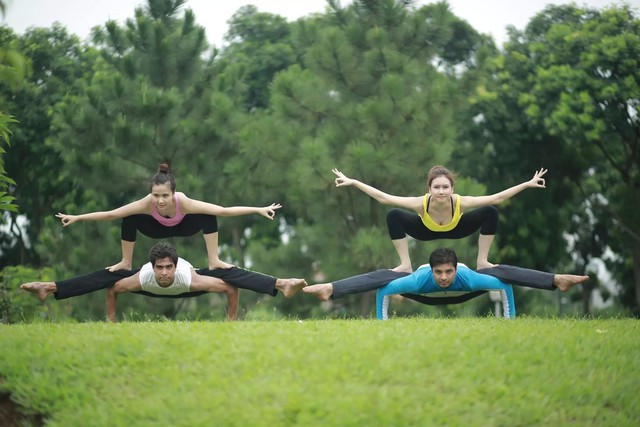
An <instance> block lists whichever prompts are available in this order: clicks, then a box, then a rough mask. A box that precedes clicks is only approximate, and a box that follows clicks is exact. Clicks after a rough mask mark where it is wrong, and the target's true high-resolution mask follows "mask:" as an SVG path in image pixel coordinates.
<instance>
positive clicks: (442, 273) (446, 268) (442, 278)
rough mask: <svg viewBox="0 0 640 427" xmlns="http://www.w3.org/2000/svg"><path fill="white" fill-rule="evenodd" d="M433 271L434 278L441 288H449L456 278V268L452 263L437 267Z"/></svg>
mask: <svg viewBox="0 0 640 427" xmlns="http://www.w3.org/2000/svg"><path fill="white" fill-rule="evenodd" d="M431 271H432V273H433V278H434V279H435V280H436V283H437V284H438V286H440V287H441V288H448V287H449V286H451V284H452V283H453V281H454V280H455V278H456V268H455V267H454V265H453V264H452V263H450V262H448V263H446V264H440V265H436V266H435V267H433V268H432V269H431Z"/></svg>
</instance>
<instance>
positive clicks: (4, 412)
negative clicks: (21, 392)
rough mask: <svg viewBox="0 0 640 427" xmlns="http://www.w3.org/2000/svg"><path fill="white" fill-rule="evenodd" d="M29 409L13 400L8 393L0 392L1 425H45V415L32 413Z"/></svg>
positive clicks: (5, 426)
mask: <svg viewBox="0 0 640 427" xmlns="http://www.w3.org/2000/svg"><path fill="white" fill-rule="evenodd" d="M28 412H29V411H27V410H24V408H23V407H22V406H20V405H18V404H17V403H15V402H14V401H13V400H11V395H10V394H8V393H0V426H2V427H25V426H27V427H41V426H44V417H43V416H42V415H39V414H30V413H28Z"/></svg>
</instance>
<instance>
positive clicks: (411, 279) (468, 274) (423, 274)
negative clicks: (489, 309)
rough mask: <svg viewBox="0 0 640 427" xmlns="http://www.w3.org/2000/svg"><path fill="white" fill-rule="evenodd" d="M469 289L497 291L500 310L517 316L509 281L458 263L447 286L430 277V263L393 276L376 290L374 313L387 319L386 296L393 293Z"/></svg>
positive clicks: (387, 305)
mask: <svg viewBox="0 0 640 427" xmlns="http://www.w3.org/2000/svg"><path fill="white" fill-rule="evenodd" d="M470 291H500V296H501V298H502V309H503V312H504V317H505V318H513V317H516V305H515V301H514V299H513V288H512V287H511V285H509V284H508V283H505V282H503V281H501V280H500V279H497V278H495V277H493V276H489V275H486V274H480V273H476V272H475V271H473V270H471V269H470V268H469V267H467V266H466V265H464V264H458V268H457V272H456V277H455V279H454V280H453V283H452V284H451V286H449V287H448V288H441V287H440V286H438V283H437V282H436V280H435V279H434V278H433V273H432V272H431V266H429V265H425V266H422V267H420V268H419V269H418V270H416V271H415V272H413V273H412V274H410V275H409V276H405V277H401V278H399V279H395V280H393V281H391V282H389V284H387V285H385V286H383V287H382V288H379V289H378V291H377V293H376V316H377V318H378V319H380V320H387V310H388V307H389V295H394V294H405V293H409V294H434V293H442V294H443V295H446V294H447V292H449V293H459V292H470Z"/></svg>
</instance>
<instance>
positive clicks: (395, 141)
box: [226, 0, 479, 314]
mask: <svg viewBox="0 0 640 427" xmlns="http://www.w3.org/2000/svg"><path fill="white" fill-rule="evenodd" d="M409 3H410V2H400V1H391V0H386V1H382V0H381V1H366V2H365V1H356V2H354V3H353V4H352V5H350V6H349V7H346V8H341V7H339V5H338V4H337V2H329V4H330V6H331V7H332V11H331V12H330V13H328V14H327V15H321V16H316V17H312V18H310V19H308V20H301V21H298V22H297V23H296V24H295V25H294V33H293V40H294V44H295V45H296V46H297V47H298V48H299V49H302V58H303V63H302V64H301V65H298V64H296V65H292V66H291V67H289V68H288V69H287V70H286V71H283V72H280V73H278V74H277V75H276V77H275V79H274V81H273V84H272V90H271V108H270V109H269V111H264V112H260V113H259V114H254V116H253V120H252V121H251V122H250V123H249V124H248V125H247V126H246V127H245V128H243V130H242V132H241V133H240V137H241V141H240V143H241V150H240V156H238V157H237V158H234V159H233V161H231V162H229V163H228V164H227V167H226V170H227V171H228V172H229V173H230V174H231V175H235V174H239V173H240V172H241V171H247V170H249V171H251V175H250V176H249V177H247V178H246V179H248V180H249V182H250V183H251V186H250V190H249V191H251V193H250V194H254V193H256V194H257V193H258V192H264V191H269V192H270V193H273V194H276V200H282V201H283V204H284V205H285V206H286V207H287V210H288V211H293V212H294V213H295V215H291V216H286V223H285V224H282V225H281V227H282V228H283V229H284V230H286V231H285V234H286V235H287V236H288V244H287V245H285V246H283V247H282V248H279V250H281V251H286V252H287V253H290V252H295V251H291V250H289V249H288V247H287V246H290V245H293V246H294V247H296V248H297V249H298V251H297V253H298V254H299V255H298V256H296V257H295V258H293V259H292V258H289V265H290V266H291V265H294V266H295V267H298V266H301V265H303V264H304V263H306V268H307V269H308V268H309V267H310V265H311V263H312V262H315V265H318V268H319V269H320V271H321V272H322V273H324V274H325V276H326V277H329V278H338V277H344V276H345V275H350V274H354V273H361V272H363V271H368V270H372V269H376V268H383V267H388V266H390V265H391V264H392V263H393V262H395V259H394V257H395V255H394V251H393V246H392V244H391V242H390V241H389V238H388V237H387V235H386V232H385V231H384V229H385V220H384V218H385V212H386V210H387V208H386V207H384V206H380V205H379V204H378V203H377V202H375V201H373V200H372V199H370V198H368V197H367V196H365V195H363V194H361V193H359V192H358V191H357V190H352V189H346V190H344V191H340V190H336V189H334V188H332V187H333V178H334V177H333V176H332V174H331V172H330V171H331V168H332V167H338V168H340V169H342V170H344V171H345V172H346V173H347V174H349V175H350V176H353V177H356V178H360V179H362V180H364V181H366V182H368V183H370V184H372V185H374V186H376V187H378V188H381V189H384V190H385V191H388V192H390V193H394V194H417V193H421V192H423V191H424V190H425V183H424V181H423V179H424V178H425V175H426V170H427V169H428V167H429V166H430V165H432V164H434V163H443V162H446V161H448V160H449V156H450V154H451V151H452V149H453V147H454V140H453V138H454V136H455V126H456V124H455V112H456V108H457V106H458V103H459V102H461V97H460V93H459V92H457V86H456V82H455V80H454V78H453V77H449V76H447V75H445V74H444V73H442V72H441V71H440V70H439V68H437V67H436V66H434V65H433V63H434V62H438V61H442V63H446V61H447V60H448V58H449V57H448V56H447V55H445V49H446V48H447V47H451V44H450V41H451V37H452V36H453V34H454V31H453V26H454V23H457V22H459V20H458V19H457V18H455V17H454V16H453V15H452V14H451V12H450V11H449V10H448V7H447V6H446V4H443V3H439V4H437V5H431V6H428V7H421V8H419V9H414V8H413V7H411V5H410V4H409ZM465 34H466V35H467V36H468V37H470V38H473V37H476V38H477V39H479V36H478V35H477V33H473V32H469V33H465ZM462 45H464V46H470V45H474V43H473V42H471V41H470V42H469V43H468V44H464V43H461V46H462ZM460 52H462V49H461V50H460V51H459V53H460ZM467 57H468V56H465V55H464V54H460V55H453V54H452V55H451V58H455V60H456V61H460V60H461V58H467ZM452 60H453V59H452ZM276 170H280V172H279V173H272V171H276ZM237 185H238V186H237V187H235V186H234V187H232V189H233V190H234V191H240V188H241V187H240V185H241V184H240V183H237ZM426 248H427V246H426V245H424V246H422V245H421V247H420V249H421V250H426ZM275 252H276V251H273V250H272V251H270V254H271V257H269V260H272V259H273V258H275V257H276V256H277V255H275ZM422 253H424V252H422ZM258 268H260V266H259V267H258ZM370 297H371V296H370V295H368V296H365V297H364V300H363V301H364V303H363V304H362V306H361V309H360V310H359V312H360V313H367V314H368V312H369V310H370Z"/></svg>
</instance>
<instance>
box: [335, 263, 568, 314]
mask: <svg viewBox="0 0 640 427" xmlns="http://www.w3.org/2000/svg"><path fill="white" fill-rule="evenodd" d="M478 273H482V274H488V275H489V276H493V277H497V278H498V279H500V280H502V281H503V282H506V283H510V284H512V285H516V286H524V287H528V288H535V289H544V290H548V291H553V290H555V289H556V287H555V285H554V284H553V277H554V276H555V275H554V274H553V273H546V272H544V271H539V270H532V269H529V268H521V267H515V266H512V265H504V264H503V265H499V266H497V267H492V268H483V269H480V270H478ZM408 274H409V273H400V272H396V271H391V270H387V269H385V270H376V271H372V272H370V273H365V274H360V275H358V276H353V277H348V278H346V279H341V280H337V281H335V282H333V295H332V298H333V299H336V298H342V297H344V296H345V295H350V294H357V293H362V292H368V291H373V290H376V289H378V288H381V287H383V286H385V285H386V284H388V283H389V282H391V281H392V280H394V279H398V278H400V277H404V276H407V275H408ZM484 293H485V291H477V292H470V293H468V294H464V295H459V296H454V297H447V298H440V297H428V296H424V295H417V294H402V295H403V296H404V297H407V298H410V299H413V300H415V301H418V302H421V303H423V304H428V305H444V304H458V303H461V302H464V301H467V300H469V299H471V298H474V297H476V296H479V295H482V294H484Z"/></svg>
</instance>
